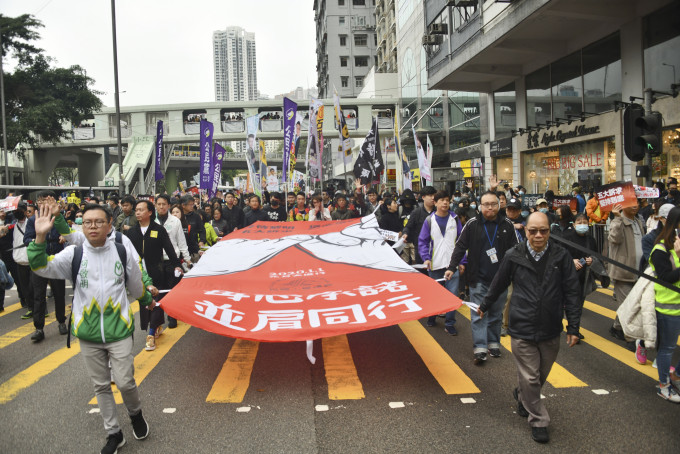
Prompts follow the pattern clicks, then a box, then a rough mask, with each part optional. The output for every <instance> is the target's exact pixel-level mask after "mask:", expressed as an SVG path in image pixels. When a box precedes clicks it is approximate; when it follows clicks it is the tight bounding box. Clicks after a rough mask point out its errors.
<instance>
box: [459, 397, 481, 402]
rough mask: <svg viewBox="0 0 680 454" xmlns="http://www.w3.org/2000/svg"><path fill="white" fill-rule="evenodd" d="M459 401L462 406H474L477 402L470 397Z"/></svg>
mask: <svg viewBox="0 0 680 454" xmlns="http://www.w3.org/2000/svg"><path fill="white" fill-rule="evenodd" d="M460 401H461V402H463V403H464V404H476V403H477V401H476V400H475V399H473V398H472V397H461V398H460Z"/></svg>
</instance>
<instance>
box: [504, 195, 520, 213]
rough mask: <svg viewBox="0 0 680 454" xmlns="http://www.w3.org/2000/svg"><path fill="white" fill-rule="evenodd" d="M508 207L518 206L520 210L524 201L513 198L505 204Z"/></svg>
mask: <svg viewBox="0 0 680 454" xmlns="http://www.w3.org/2000/svg"><path fill="white" fill-rule="evenodd" d="M505 207H506V208H517V209H518V210H519V209H521V208H522V202H520V201H519V199H516V198H514V197H513V198H511V199H510V200H508V203H506V204H505Z"/></svg>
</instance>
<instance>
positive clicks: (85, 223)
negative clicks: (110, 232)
mask: <svg viewBox="0 0 680 454" xmlns="http://www.w3.org/2000/svg"><path fill="white" fill-rule="evenodd" d="M104 224H106V221H105V220H104V219H95V220H94V221H93V220H92V219H88V220H87V221H83V227H92V226H94V227H96V228H100V227H102V226H103V225H104Z"/></svg>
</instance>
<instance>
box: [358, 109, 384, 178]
mask: <svg viewBox="0 0 680 454" xmlns="http://www.w3.org/2000/svg"><path fill="white" fill-rule="evenodd" d="M384 170H385V164H384V162H383V158H382V152H381V151H380V137H379V135H378V120H377V118H375V117H374V118H373V126H372V127H371V129H370V131H368V134H366V140H364V143H363V144H362V145H361V151H360V152H359V156H358V157H357V160H356V162H355V163H354V177H355V178H356V179H358V180H360V181H361V184H369V183H379V182H380V174H381V173H382V172H383V171H384Z"/></svg>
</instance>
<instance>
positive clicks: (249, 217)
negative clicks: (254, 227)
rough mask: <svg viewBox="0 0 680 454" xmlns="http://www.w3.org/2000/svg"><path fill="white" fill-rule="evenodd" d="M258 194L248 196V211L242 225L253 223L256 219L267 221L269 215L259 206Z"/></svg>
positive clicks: (246, 225)
mask: <svg viewBox="0 0 680 454" xmlns="http://www.w3.org/2000/svg"><path fill="white" fill-rule="evenodd" d="M260 203H261V202H260V196H259V195H254V196H252V197H251V198H250V211H248V213H246V218H245V222H244V225H243V226H244V227H248V226H249V225H251V224H255V223H256V222H257V221H269V216H268V215H267V213H266V212H265V211H264V210H263V209H262V208H261V206H260Z"/></svg>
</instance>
